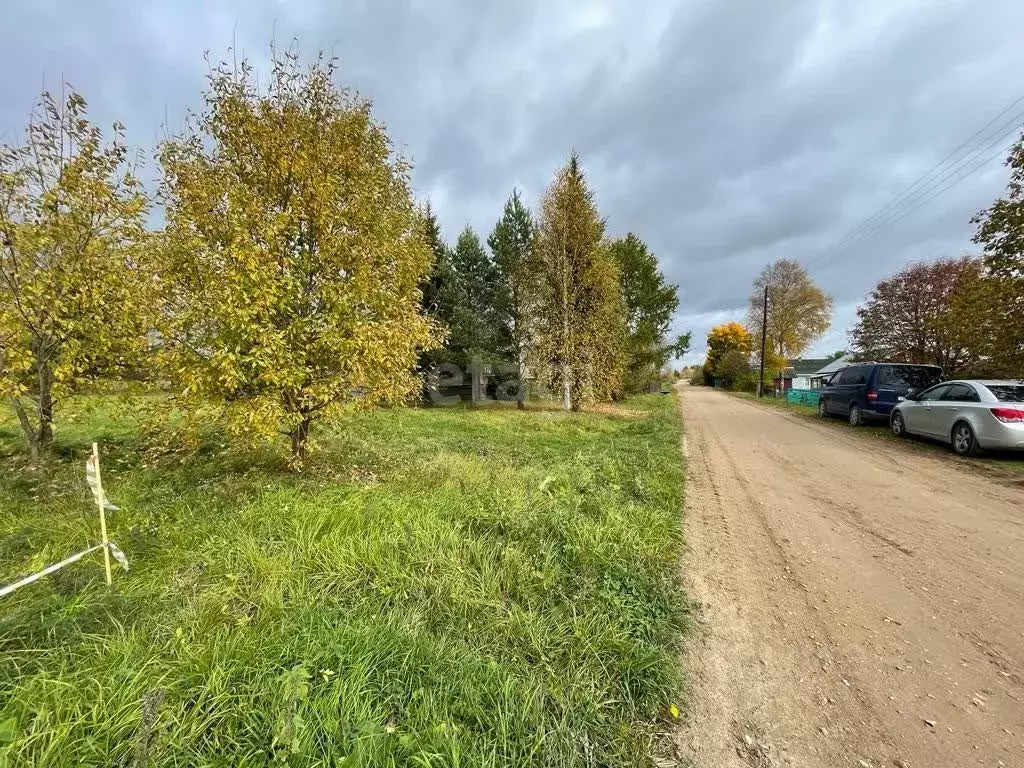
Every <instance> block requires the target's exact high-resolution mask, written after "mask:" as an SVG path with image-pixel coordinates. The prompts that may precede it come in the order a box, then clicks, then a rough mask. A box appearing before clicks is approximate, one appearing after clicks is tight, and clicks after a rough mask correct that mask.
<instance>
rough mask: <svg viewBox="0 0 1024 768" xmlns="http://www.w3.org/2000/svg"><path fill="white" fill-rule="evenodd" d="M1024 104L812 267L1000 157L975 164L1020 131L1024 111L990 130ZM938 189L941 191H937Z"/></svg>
mask: <svg viewBox="0 0 1024 768" xmlns="http://www.w3.org/2000/svg"><path fill="white" fill-rule="evenodd" d="M1021 102H1024V95H1021V96H1020V97H1018V98H1017V99H1015V100H1014V101H1013V102H1011V103H1010V104H1009V105H1008V106H1006V107H1005V108H1003V110H1002V111H1001V112H999V113H998V114H997V115H995V116H994V117H993V118H992V119H990V120H989V121H988V122H987V123H985V125H983V126H982V127H981V128H979V129H978V130H977V131H975V132H974V133H973V134H971V135H970V136H969V137H968V138H967V139H965V140H964V141H962V142H960V143H959V144H957V146H956V147H954V148H953V149H952V150H951V151H950V152H949V153H948V154H947V155H946V156H945V157H943V158H942V160H940V161H939V162H938V163H936V164H935V165H934V166H933V167H932V168H930V169H929V170H928V171H926V172H925V173H923V174H922V175H921V176H919V177H918V178H917V179H916V180H915V181H914V182H913V183H912V184H910V185H909V186H908V187H906V188H905V189H903V190H902V191H901V192H900V193H899V194H897V195H896V196H895V197H894V198H892V199H891V200H889V201H888V202H887V203H885V204H884V205H883V206H881V207H880V208H879V209H878V210H877V211H875V212H874V213H873V214H871V215H870V216H868V217H867V218H866V219H864V220H863V221H862V222H860V224H858V225H857V226H855V227H854V228H853V229H851V230H850V231H848V232H847V233H846V234H845V235H844V236H843V237H841V238H840V239H839V240H838V241H837V242H836V243H835V244H833V245H832V246H831V247H830V248H828V249H827V250H826V251H824V252H823V253H822V254H821V255H820V256H818V257H816V258H814V259H812V260H811V261H810V262H808V266H810V265H812V264H822V263H826V262H828V261H830V260H832V259H833V258H835V257H837V256H839V255H841V254H843V253H845V252H846V251H848V250H849V249H850V248H852V247H853V246H855V245H857V244H859V243H862V242H863V241H865V240H867V239H869V238H871V237H872V236H874V235H875V234H876V233H877V232H878V231H880V230H881V229H882V228H884V227H885V226H887V225H889V224H892V223H895V222H896V221H900V220H902V219H904V218H906V216H907V215H909V214H910V213H911V212H913V211H915V210H918V209H919V208H920V207H921V206H922V205H923V204H924V203H926V202H928V201H929V200H932V199H934V198H935V197H937V196H938V195H940V194H942V193H943V192H945V191H947V190H948V189H951V188H952V187H953V186H955V185H956V184H958V183H960V182H961V181H963V180H964V179H966V178H967V177H968V176H971V175H972V174H973V173H975V172H976V171H977V170H979V169H980V168H982V167H984V166H985V165H987V164H988V163H989V162H991V161H992V159H994V157H997V156H998V154H997V155H994V156H991V157H986V158H985V159H984V160H983V161H981V163H975V161H976V160H977V158H978V157H979V156H980V155H981V154H982V153H984V152H985V151H987V150H989V149H991V148H992V147H993V146H995V145H996V144H998V143H1000V142H1002V141H1003V140H1004V139H1005V138H1006V137H1007V136H1009V135H1010V134H1011V133H1013V132H1014V131H1016V130H1017V129H1018V127H1019V126H1020V125H1021V123H1022V122H1024V110H1021V111H1019V112H1017V113H1014V114H1013V115H1012V116H1011V117H1010V118H1009V119H1008V120H1005V121H1003V122H1002V123H1000V124H999V125H998V126H997V127H996V128H995V130H994V131H989V129H990V128H991V127H992V126H993V125H994V124H996V123H997V122H998V121H999V120H1000V119H1001V118H1002V117H1003V116H1004V115H1006V114H1007V113H1009V112H1010V111H1011V110H1013V108H1014V107H1016V106H1017V105H1019V104H1020V103H1021ZM983 134H987V135H986V136H985V138H984V139H982V142H980V143H979V145H977V146H975V147H974V148H973V149H971V150H969V151H967V152H964V151H963V150H964V149H965V148H966V147H968V146H969V145H970V144H971V143H972V142H974V140H975V139H977V138H978V137H979V136H982V135H983ZM1011 146H1012V144H1011ZM1002 151H1003V150H1000V153H1001V152H1002ZM968 167H969V168H970V169H969V170H968V171H967V172H966V173H962V174H960V175H957V174H959V173H960V172H961V171H963V170H964V169H965V168H968ZM951 176H955V178H954V179H953V181H952V182H951V183H948V184H943V182H945V181H946V180H947V179H949V178H950V177H951ZM937 188H938V189H937ZM936 189H937V191H934V190H936ZM933 191H934V192H933ZM929 193H932V194H929Z"/></svg>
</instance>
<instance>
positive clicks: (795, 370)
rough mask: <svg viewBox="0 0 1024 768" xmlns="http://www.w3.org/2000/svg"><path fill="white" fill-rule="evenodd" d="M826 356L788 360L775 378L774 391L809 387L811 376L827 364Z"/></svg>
mask: <svg viewBox="0 0 1024 768" xmlns="http://www.w3.org/2000/svg"><path fill="white" fill-rule="evenodd" d="M828 362H829V359H828V358H827V357H809V358H797V359H796V360H790V361H789V365H788V366H786V367H785V368H783V369H782V373H781V374H780V375H779V376H778V377H776V379H775V391H776V392H785V391H787V390H790V389H811V376H813V375H814V374H815V373H816V372H817V371H818V370H820V369H821V368H823V367H825V366H826V365H828Z"/></svg>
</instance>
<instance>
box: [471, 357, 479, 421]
mask: <svg viewBox="0 0 1024 768" xmlns="http://www.w3.org/2000/svg"><path fill="white" fill-rule="evenodd" d="M469 379H470V384H471V387H470V401H469V404H470V406H472V407H473V408H476V406H477V403H479V402H480V363H479V361H478V360H477V358H476V356H475V355H474V357H473V358H472V359H471V360H470V362H469Z"/></svg>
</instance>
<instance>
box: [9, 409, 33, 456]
mask: <svg viewBox="0 0 1024 768" xmlns="http://www.w3.org/2000/svg"><path fill="white" fill-rule="evenodd" d="M11 405H12V406H13V407H14V412H15V413H16V414H18V422H19V423H20V424H21V431H22V432H24V433H25V441H26V442H27V443H28V453H29V456H31V457H32V458H33V459H38V458H39V440H38V439H37V433H36V430H35V427H33V426H32V420H31V419H30V418H29V416H28V411H26V410H25V404H24V403H22V402H21V398H20V397H12V398H11Z"/></svg>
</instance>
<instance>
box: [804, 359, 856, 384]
mask: <svg viewBox="0 0 1024 768" xmlns="http://www.w3.org/2000/svg"><path fill="white" fill-rule="evenodd" d="M852 363H853V355H843V356H842V357H838V358H836V359H835V360H833V361H832V362H831V363H829V364H828V365H826V366H824V367H822V368H821V369H820V370H817V371H815V372H814V373H812V374H811V375H810V376H808V377H807V378H808V382H809V383H808V387H807V388H808V389H821V388H822V387H823V386H825V382H826V381H828V380H829V379H830V378H832V376H833V375H835V373H836V372H837V371H841V370H843V368H846V367H847V366H848V365H850V364H852Z"/></svg>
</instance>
